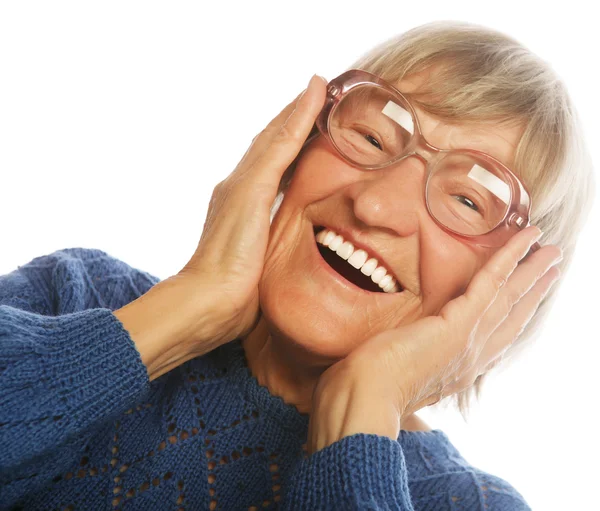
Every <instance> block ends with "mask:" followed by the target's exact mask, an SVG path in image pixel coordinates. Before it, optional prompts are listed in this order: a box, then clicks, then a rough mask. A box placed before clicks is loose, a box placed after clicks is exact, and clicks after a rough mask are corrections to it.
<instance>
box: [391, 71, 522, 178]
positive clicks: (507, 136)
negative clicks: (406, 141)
mask: <svg viewBox="0 0 600 511" xmlns="http://www.w3.org/2000/svg"><path fill="white" fill-rule="evenodd" d="M429 73H430V72H421V73H415V74H413V75H411V76H410V77H406V78H404V79H402V80H400V81H399V82H397V83H396V84H394V85H395V87H396V88H397V89H398V90H399V91H400V92H404V93H407V94H410V93H411V92H415V91H417V90H419V88H420V86H421V85H422V84H423V83H424V81H425V80H427V77H428V75H429ZM413 107H414V109H415V112H416V113H417V117H418V119H419V124H420V125H421V130H422V131H423V135H424V136H425V138H426V139H427V141H428V142H430V143H431V144H433V145H434V146H437V147H439V148H441V149H461V148H462V149H465V148H466V149H475V150H477V151H483V152H484V153H487V154H489V155H490V156H493V157H494V158H496V159H497V160H499V161H501V162H502V163H503V164H504V165H506V166H507V167H509V168H511V167H512V164H513V161H514V157H515V153H516V150H517V145H518V143H519V140H520V139H521V136H522V134H523V129H524V127H523V126H522V125H516V126H501V125H499V124H495V123H478V124H473V123H469V124H466V123H465V125H463V126H461V125H460V123H456V122H453V123H449V122H448V121H444V120H443V119H441V118H439V117H436V116H433V115H431V114H429V113H427V112H425V111H424V110H423V109H421V108H419V106H418V105H416V104H414V102H413Z"/></svg>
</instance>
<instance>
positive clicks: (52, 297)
mask: <svg viewBox="0 0 600 511" xmlns="http://www.w3.org/2000/svg"><path fill="white" fill-rule="evenodd" d="M157 282H158V279H157V278H155V277H153V276H151V275H149V274H148V273H145V272H142V271H139V270H136V269H133V268H131V267H129V266H128V265H126V264H125V263H123V262H121V261H118V260H116V259H114V258H112V257H110V256H109V255H107V254H106V253H104V252H101V251H99V250H89V249H68V250H62V251H59V252H55V253H54V254H51V255H49V256H44V257H40V258H37V259H34V260H33V261H31V262H30V263H29V264H27V265H25V266H23V267H20V268H19V269H18V270H16V271H14V272H12V273H10V274H8V275H5V276H3V277H0V446H1V447H0V509H2V510H17V509H23V510H45V511H46V510H70V511H75V510H94V511H96V510H114V511H117V510H140V511H152V510H160V511H164V510H203V509H210V510H217V509H218V510H228V511H229V510H254V511H258V510H259V509H261V510H263V509H285V510H321V509H322V510H327V509H340V510H354V509H356V510H384V509H385V510H406V511H408V510H431V511H443V510H453V511H458V510H490V511H494V510H498V511H502V510H506V511H508V510H510V511H519V510H526V509H529V507H528V506H527V504H526V503H525V501H524V500H523V498H522V497H521V495H520V494H519V493H518V492H517V491H516V490H515V489H514V488H513V487H512V486H510V485H509V484H508V483H506V482H505V481H503V480H502V479H500V478H497V477H494V476H492V475H490V474H486V473H484V472H481V471H479V470H477V469H476V468H474V467H472V466H471V465H469V464H468V463H467V462H466V460H464V458H462V457H461V455H460V454H459V453H458V451H457V450H456V449H455V448H454V446H453V445H452V444H451V443H450V441H449V439H448V437H447V436H446V435H445V434H444V433H443V432H442V431H440V430H435V431H429V432H422V431H419V432H407V431H401V432H400V436H399V437H398V440H397V441H393V440H390V439H389V438H387V437H380V436H377V435H371V434H357V435H352V436H350V437H346V438H344V439H342V440H340V441H339V442H336V443H334V444H332V445H330V446H328V447H326V448H325V449H322V450H321V451H318V452H316V453H314V454H312V455H311V456H308V455H307V452H306V438H307V433H308V418H309V417H308V415H305V414H300V413H298V411H297V410H296V409H295V408H294V407H293V406H290V405H287V404H286V403H285V402H284V401H283V400H282V399H281V398H280V397H277V396H273V395H271V394H270V393H269V391H268V389H267V388H266V387H263V386H261V385H259V384H258V381H257V380H256V378H254V377H253V376H252V374H251V373H250V371H249V369H248V364H247V360H246V358H245V354H244V350H243V348H242V345H241V343H240V341H239V340H235V341H233V342H231V343H228V344H226V345H224V346H221V347H220V348H218V349H216V350H214V351H212V352H210V353H208V354H206V355H204V356H202V357H198V358H196V359H193V360H190V361H188V362H186V363H185V364H183V365H182V366H180V367H178V368H176V369H174V370H173V371H170V372H169V373H167V374H164V375H163V376H161V377H160V378H157V379H156V380H154V381H152V382H149V380H148V375H147V372H146V368H145V367H144V365H143V364H142V361H141V358H140V356H139V353H138V352H137V350H136V349H135V345H134V344H133V342H132V340H131V338H130V337H129V334H128V333H127V331H126V330H125V329H124V328H123V325H122V324H121V323H120V322H119V321H118V320H117V318H116V317H115V316H114V314H112V311H114V310H116V309H118V308H120V307H122V306H123V305H125V304H127V303H129V302H130V301H132V300H134V299H135V298H137V297H138V296H140V295H142V294H143V293H145V292H146V291H147V290H148V289H150V288H151V287H152V286H153V285H154V284H156V283H157Z"/></svg>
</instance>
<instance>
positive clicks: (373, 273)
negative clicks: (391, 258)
mask: <svg viewBox="0 0 600 511" xmlns="http://www.w3.org/2000/svg"><path fill="white" fill-rule="evenodd" d="M316 240H317V242H318V243H320V244H321V245H325V246H326V247H329V248H330V249H331V250H333V251H334V252H335V253H336V254H337V255H339V256H340V257H341V258H342V259H346V260H347V261H348V262H349V263H350V264H351V265H352V266H354V267H355V268H356V269H357V270H358V269H360V271H361V272H362V273H364V274H365V275H366V276H370V277H371V280H372V281H373V282H375V284H377V285H378V286H379V287H380V288H381V289H382V290H383V291H384V292H386V293H396V292H397V291H399V290H400V288H399V286H398V283H397V282H396V280H395V279H394V277H392V276H391V275H389V274H388V270H387V268H385V267H384V266H379V265H378V262H377V259H375V258H374V257H371V258H369V254H367V253H366V252H365V251H364V250H362V249H356V250H355V249H354V245H352V243H350V242H349V241H345V240H344V238H342V237H341V236H340V235H339V234H337V233H335V232H334V231H332V230H330V229H323V230H322V231H320V232H319V234H317V236H316Z"/></svg>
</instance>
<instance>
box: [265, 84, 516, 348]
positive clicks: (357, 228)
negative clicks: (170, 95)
mask: <svg viewBox="0 0 600 511" xmlns="http://www.w3.org/2000/svg"><path fill="white" fill-rule="evenodd" d="M423 79H426V76H424V75H421V76H419V75H416V76H413V77H411V78H410V79H407V80H404V81H402V82H400V83H399V84H397V87H398V89H399V90H400V91H402V92H407V93H410V92H412V91H414V90H416V89H417V88H418V86H419V83H421V81H422V80H423ZM415 108H416V112H417V115H418V117H419V122H420V124H421V128H422V131H423V134H424V136H425V138H426V139H427V140H428V141H429V142H430V143H432V144H433V145H435V146H437V147H440V148H471V149H477V150H480V151H484V152H486V153H488V154H490V155H491V156H494V157H495V158H497V159H498V160H500V161H501V162H502V163H504V164H505V165H507V166H508V167H509V168H510V167H511V163H512V162H513V158H514V152H515V150H516V146H517V143H518V141H519V138H520V136H521V133H522V128H520V127H513V128H499V127H496V126H493V125H492V124H491V123H490V124H489V125H485V126H483V125H481V126H478V127H477V128H473V127H456V126H450V125H448V124H445V123H444V122H441V121H439V120H436V119H435V118H433V117H431V116H428V115H427V114H426V113H424V112H423V111H422V110H420V109H419V108H417V107H415ZM425 177H426V176H425V164H424V163H423V162H422V161H421V160H419V159H418V158H416V157H409V158H405V159H404V160H403V161H401V162H399V163H397V164H396V165H394V166H390V167H387V168H385V169H380V170H375V171H364V170H359V169H357V168H355V167H352V166H351V165H349V164H348V163H346V162H345V161H343V160H342V159H341V158H340V157H339V156H338V154H337V153H336V151H335V150H334V149H333V148H332V147H331V146H330V145H329V143H328V142H327V141H326V140H324V138H323V137H322V136H319V137H317V138H316V139H315V140H314V141H313V142H312V143H311V144H310V146H309V147H307V148H306V150H305V152H304V153H303V155H302V157H301V158H300V159H299V161H298V163H297V166H296V171H295V174H294V178H293V180H292V183H291V185H290V187H289V189H288V191H287V192H286V194H285V198H284V200H283V202H282V204H281V207H280V209H279V211H278V212H277V215H276V217H275V219H274V220H273V223H272V227H271V236H270V240H269V246H268V249H267V255H266V260H265V268H264V272H263V275H262V278H261V282H260V286H259V289H260V302H261V309H262V312H263V314H264V316H265V318H266V320H267V322H268V323H269V325H270V327H271V328H275V330H276V331H277V332H278V333H279V334H280V335H283V336H285V337H286V338H288V339H289V340H290V341H292V342H294V343H295V344H297V345H300V346H302V347H304V348H305V349H306V350H308V351H309V352H311V353H314V354H315V355H321V356H324V357H331V358H333V359H338V358H344V357H345V356H347V355H348V354H349V353H350V352H351V351H353V350H354V349H355V348H356V347H357V346H359V345H360V344H361V343H362V342H364V341H366V340H368V339H369V338H371V337H372V336H374V335H376V334H377V333H379V332H382V331H384V330H389V329H391V328H394V327H396V326H399V325H402V324H406V323H411V322H413V321H415V320H417V319H418V318H421V317H424V316H429V315H432V314H436V313H437V312H439V310H440V309H441V308H442V307H443V306H444V305H445V304H446V303H447V302H448V301H449V300H451V299H453V298H455V297H457V296H459V295H460V294H462V293H463V292H464V291H465V289H466V287H467V285H468V283H469V281H470V280H471V278H472V277H473V276H474V274H475V273H476V272H477V271H478V269H479V268H481V266H482V265H483V264H484V263H485V262H486V261H487V259H489V257H490V256H491V255H492V253H493V252H494V251H495V250H497V249H491V248H483V247H478V246H475V245H469V244H466V243H464V242H461V241H459V240H457V239H455V238H453V237H452V236H450V235H449V234H447V233H446V232H445V231H443V230H442V229H441V228H440V227H439V226H438V225H437V224H436V223H435V222H434V221H433V219H432V218H431V217H430V216H429V214H428V212H427V209H426V206H425V203H424V199H423V184H424V180H425ZM317 226H325V227H327V228H329V229H331V230H333V231H335V232H337V233H340V234H341V235H342V236H343V237H344V238H345V239H346V240H348V241H350V242H353V244H354V245H355V246H356V245H361V246H362V247H364V248H365V249H366V251H367V253H368V254H369V257H371V256H372V257H375V258H376V259H378V260H380V261H382V262H385V266H386V267H387V268H388V270H389V271H390V272H391V273H392V274H393V275H395V276H396V277H397V278H398V280H399V283H400V284H401V286H402V288H403V290H402V291H401V292H397V293H383V292H369V291H365V290H363V289H359V288H357V287H356V286H354V285H352V284H350V283H349V282H348V281H347V280H345V279H344V278H343V277H341V276H340V275H339V274H337V273H336V272H335V271H332V269H331V267H330V266H329V265H328V264H327V263H326V262H325V260H324V259H323V258H322V256H321V255H320V253H319V250H318V247H317V244H316V241H315V234H314V228H315V227H317ZM326 250H329V249H326ZM343 264H348V263H343ZM356 271H358V270H356Z"/></svg>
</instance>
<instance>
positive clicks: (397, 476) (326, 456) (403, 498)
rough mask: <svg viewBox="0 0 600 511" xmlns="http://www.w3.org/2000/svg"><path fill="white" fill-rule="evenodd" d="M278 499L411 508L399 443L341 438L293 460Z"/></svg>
mask: <svg viewBox="0 0 600 511" xmlns="http://www.w3.org/2000/svg"><path fill="white" fill-rule="evenodd" d="M283 503H284V505H283V507H282V509H286V510H296V509H297V510H305V509H314V510H317V509H318V510H330V509H340V510H341V509H344V510H355V509H356V510H359V509H360V510H380V509H382V510H383V509H385V510H392V509H393V510H402V511H413V507H412V504H411V500H410V493H409V489H408V478H407V471H406V462H405V459H404V454H403V452H402V448H401V446H400V444H399V443H398V442H397V441H395V440H391V439H390V438H388V437H385V436H379V435H372V434H363V433H359V434H356V435H351V436H348V437H344V438H342V439H341V440H339V441H338V442H335V443H333V444H331V445H329V446H327V447H325V448H324V449H321V450H320V451H317V452H315V453H314V454H312V455H311V456H310V457H309V458H307V459H304V460H302V461H301V462H300V463H299V464H298V466H297V467H296V469H295V471H294V474H293V475H292V477H291V479H290V481H289V483H288V490H287V493H286V494H285V495H284V498H283Z"/></svg>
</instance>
